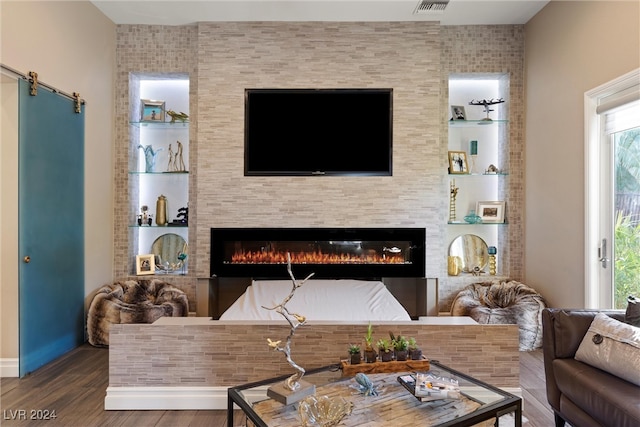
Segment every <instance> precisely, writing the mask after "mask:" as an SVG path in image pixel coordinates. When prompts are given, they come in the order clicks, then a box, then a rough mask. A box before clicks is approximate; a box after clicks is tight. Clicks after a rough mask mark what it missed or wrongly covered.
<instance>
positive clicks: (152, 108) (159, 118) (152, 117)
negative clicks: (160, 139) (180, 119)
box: [140, 99, 164, 122]
mask: <svg viewBox="0 0 640 427" xmlns="http://www.w3.org/2000/svg"><path fill="white" fill-rule="evenodd" d="M140 121H141V122H164V101H154V100H152V99H142V100H140Z"/></svg>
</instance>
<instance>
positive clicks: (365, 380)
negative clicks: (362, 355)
mask: <svg viewBox="0 0 640 427" xmlns="http://www.w3.org/2000/svg"><path fill="white" fill-rule="evenodd" d="M355 380H356V382H357V383H358V385H357V386H356V389H357V390H359V391H360V393H362V394H363V395H365V396H377V395H379V394H380V391H379V390H378V389H377V387H376V386H374V385H373V382H371V380H370V379H369V377H368V376H366V375H365V374H363V373H362V372H358V373H357V374H356V377H355Z"/></svg>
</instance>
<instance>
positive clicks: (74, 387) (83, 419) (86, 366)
mask: <svg viewBox="0 0 640 427" xmlns="http://www.w3.org/2000/svg"><path fill="white" fill-rule="evenodd" d="M108 363H109V351H108V349H103V348H95V347H92V346H90V345H89V344H86V345H84V346H82V347H79V348H77V349H75V350H73V351H71V352H69V353H68V354H66V355H64V356H63V357H61V358H59V359H57V360H56V361H54V362H52V363H50V364H48V365H46V366H44V367H42V368H40V369H39V370H37V371H36V372H34V373H32V374H30V375H28V376H27V377H25V378H22V379H19V378H2V379H1V380H0V392H1V395H0V409H1V410H2V411H1V412H2V414H1V417H2V418H0V425H2V426H11V427H13V426H47V427H49V426H64V427H67V426H72V427H75V426H78V427H80V426H82V427H90V426H109V427H112V426H131V427H145V426H170V427H182V426H212V427H223V426H225V425H226V411H105V410H104V409H103V408H104V397H105V391H106V389H107V386H108V383H109V373H108ZM520 384H521V387H522V394H523V397H524V416H525V418H526V419H527V422H526V423H525V424H524V425H525V426H527V427H551V426H553V413H552V411H551V410H550V409H549V405H548V404H547V398H546V394H545V393H546V392H545V383H544V370H543V366H542V351H541V350H537V351H533V352H527V353H525V352H521V353H520ZM23 410H24V411H25V412H24V413H23V412H21V411H23ZM32 410H34V411H41V412H36V413H35V415H39V416H44V415H46V414H47V411H55V415H56V418H55V419H52V420H35V419H30V418H31V415H32V413H31V411H32ZM24 417H26V420H25V419H23V418H24ZM234 419H235V423H234V424H235V425H237V426H239V425H242V424H241V422H242V417H241V416H240V414H238V415H237V416H235V417H234Z"/></svg>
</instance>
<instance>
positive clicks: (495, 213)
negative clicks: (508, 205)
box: [476, 202, 505, 224]
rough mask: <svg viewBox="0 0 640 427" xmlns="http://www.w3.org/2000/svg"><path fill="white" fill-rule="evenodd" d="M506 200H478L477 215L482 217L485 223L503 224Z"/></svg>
mask: <svg viewBox="0 0 640 427" xmlns="http://www.w3.org/2000/svg"><path fill="white" fill-rule="evenodd" d="M504 211H505V202H477V203H476V215H478V216H479V217H480V218H482V222H483V223H488V224H503V223H504Z"/></svg>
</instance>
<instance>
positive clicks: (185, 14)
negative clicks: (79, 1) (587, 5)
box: [91, 0, 549, 25]
mask: <svg viewBox="0 0 640 427" xmlns="http://www.w3.org/2000/svg"><path fill="white" fill-rule="evenodd" d="M433 1H442V0H433ZM548 2H549V0H494V1H485V0H450V2H449V4H448V5H447V6H446V8H445V9H444V11H435V12H426V13H419V14H416V13H414V11H415V10H416V8H417V6H418V4H419V3H420V0H199V1H168V0H138V1H123V0H95V1H92V2H91V3H93V4H94V5H95V6H96V7H98V9H100V10H101V11H102V12H103V13H104V14H105V15H106V16H107V17H108V18H109V19H111V20H112V21H113V22H114V23H116V24H149V25H187V24H192V23H195V22H215V21H440V23H441V24H442V25H501V24H525V23H526V22H527V21H528V20H529V19H531V18H532V17H533V16H534V15H535V14H536V13H538V12H539V11H540V9H542V8H543V7H544V6H545V5H546V4H547V3H548Z"/></svg>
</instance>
